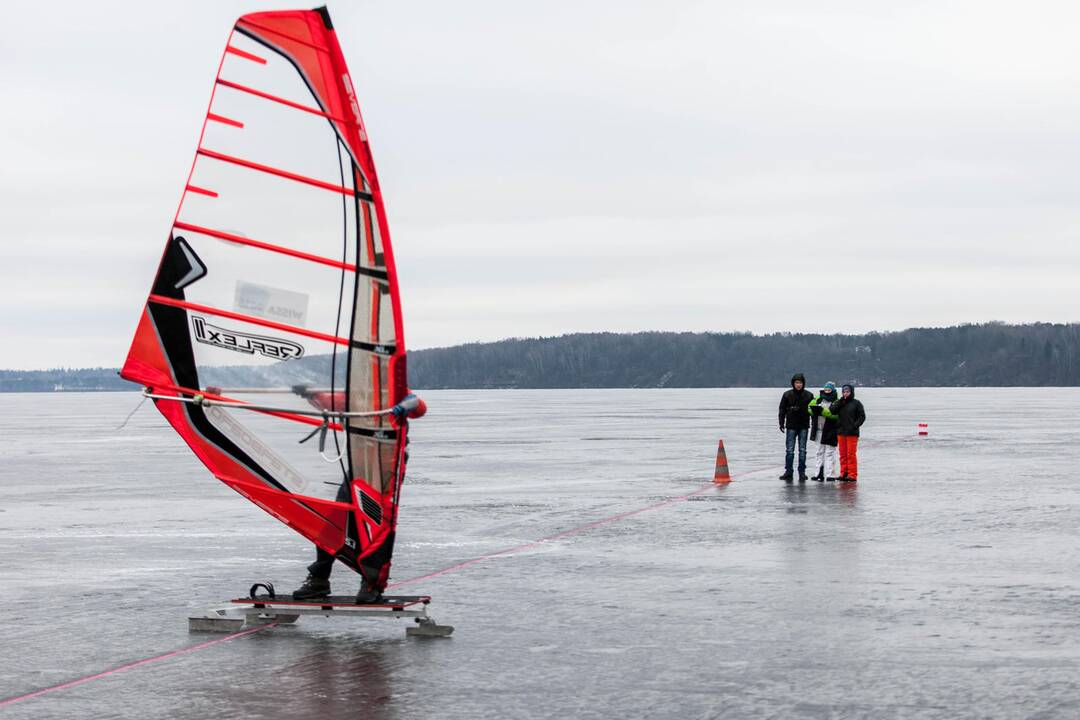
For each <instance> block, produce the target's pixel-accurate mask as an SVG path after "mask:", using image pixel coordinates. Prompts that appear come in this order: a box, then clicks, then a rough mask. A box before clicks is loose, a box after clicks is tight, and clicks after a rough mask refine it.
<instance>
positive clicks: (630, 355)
mask: <svg viewBox="0 0 1080 720" xmlns="http://www.w3.org/2000/svg"><path fill="white" fill-rule="evenodd" d="M293 362H296V361H293ZM408 362H409V380H410V384H411V385H412V387H414V388H416V389H437V388H461V389H471V388H635V387H637V388H657V387H783V386H785V385H787V383H788V380H789V378H790V377H791V375H792V373H794V372H803V373H805V374H806V375H807V377H808V378H809V379H810V382H811V383H812V384H817V383H820V382H824V381H825V380H834V381H836V382H854V383H856V384H858V385H872V386H894V387H919V386H991V387H992V386H1077V385H1080V324H1076V323H1071V324H1051V323H1035V324H1028V325H1006V324H1004V323H986V324H981V325H958V326H954V327H945V328H913V329H910V330H902V331H898V332H886V333H878V332H874V333H867V334H865V335H842V334H831V335H826V334H815V333H772V334H769V335H752V334H750V333H711V332H706V333H672V332H640V333H576V334H572V335H562V336H559V337H547V338H523V339H522V338H515V339H509V340H500V341H498V342H490V343H470V344H467V345H456V346H453V347H445V348H432V349H427V350H416V351H413V352H410V353H409V359H408ZM302 363H303V364H304V366H305V367H304V370H305V374H306V375H308V376H310V378H311V379H312V381H315V382H317V380H316V378H319V377H325V376H326V374H327V372H328V371H329V360H328V356H327V357H321V356H319V357H312V358H305V359H304V360H303V361H302ZM323 366H325V367H323ZM298 369H299V368H295V367H294V366H289V367H288V368H287V367H285V366H268V367H266V368H261V369H251V368H246V367H241V366H237V367H230V368H219V369H216V370H215V372H214V375H215V377H213V378H208V382H218V383H220V382H226V383H227V384H231V383H237V384H240V385H245V384H247V385H253V386H258V385H267V386H276V385H278V384H281V383H282V382H284V381H283V380H282V378H283V377H290V376H291V377H294V378H295V377H296V372H295V371H296V370H298ZM116 372H117V371H116V369H115V368H84V369H75V370H72V369H54V370H35V371H20V370H0V392H40V391H50V392H51V391H66V390H78V391H85V390H131V389H133V386H132V385H131V384H130V383H128V382H126V381H124V380H121V379H120V378H119V376H117V374H116Z"/></svg>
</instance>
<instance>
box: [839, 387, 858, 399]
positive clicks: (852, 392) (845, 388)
mask: <svg viewBox="0 0 1080 720" xmlns="http://www.w3.org/2000/svg"><path fill="white" fill-rule="evenodd" d="M844 390H850V391H851V397H852V399H854V398H855V386H854V385H851V384H850V383H846V384H844V386H843V387H841V388H840V396H841V397H843V394H844V392H843V391H844Z"/></svg>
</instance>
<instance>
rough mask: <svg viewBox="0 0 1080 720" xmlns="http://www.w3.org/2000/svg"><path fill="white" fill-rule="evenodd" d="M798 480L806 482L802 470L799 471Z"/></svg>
mask: <svg viewBox="0 0 1080 720" xmlns="http://www.w3.org/2000/svg"><path fill="white" fill-rule="evenodd" d="M799 482H801V483H804V482H806V473H804V472H801V473H799Z"/></svg>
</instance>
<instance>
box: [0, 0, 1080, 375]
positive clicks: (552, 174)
mask: <svg viewBox="0 0 1080 720" xmlns="http://www.w3.org/2000/svg"><path fill="white" fill-rule="evenodd" d="M286 7H287V6H286ZM262 9H273V6H267V5H260V4H255V3H241V2H213V3H210V2H201V3H130V2H129V3H122V4H121V3H116V4H111V3H99V2H95V3H62V2H52V3H47V4H32V3H24V2H20V3H10V4H6V7H5V9H4V14H5V20H6V22H5V25H6V26H7V27H8V28H18V32H15V33H11V32H9V33H6V34H5V38H4V40H3V44H2V45H0V93H2V95H0V97H3V102H2V103H0V118H2V127H3V132H2V133H0V157H2V158H3V168H4V169H3V173H2V174H0V191H2V195H0V197H2V198H3V199H2V204H0V208H2V224H3V242H4V252H3V260H4V262H3V263H0V287H2V288H3V298H4V303H3V304H4V307H5V309H6V312H4V313H3V316H2V319H0V332H2V333H3V337H4V340H5V342H4V343H3V344H2V346H0V368H32V367H52V366H61V365H62V366H86V365H118V364H119V363H120V362H121V361H122V359H123V357H124V354H125V353H126V350H127V344H128V341H129V340H130V337H131V334H132V332H133V329H134V325H135V321H136V320H137V317H138V313H139V311H140V308H141V305H142V303H143V301H144V300H145V297H146V294H147V292H148V290H149V285H150V281H151V279H152V276H153V273H154V269H155V267H156V264H157V260H158V258H159V256H160V253H161V250H162V247H163V244H164V241H165V238H166V236H167V233H168V229H169V222H170V221H171V219H172V216H173V213H174V212H175V210H176V204H177V202H178V200H179V196H180V191H181V188H182V184H183V181H184V178H185V177H186V174H187V171H188V169H189V167H190V163H191V159H192V154H193V152H194V149H195V143H196V140H197V137H198V130H199V127H200V124H201V122H202V116H203V113H204V112H205V110H206V103H207V100H208V98H209V93H210V89H211V82H212V80H213V76H214V71H215V69H216V67H217V61H218V59H219V57H220V53H221V50H222V47H223V43H224V41H225V38H226V35H227V33H228V31H229V28H230V26H231V23H232V22H233V20H234V19H235V18H236V17H237V16H238V15H240V14H242V13H244V12H251V11H255V10H262ZM330 11H331V13H332V15H333V17H334V20H335V24H336V26H337V30H338V33H339V37H340V39H341V42H342V45H343V48H344V51H345V55H346V58H347V60H348V62H349V65H350V69H351V71H352V75H353V78H354V80H355V82H356V84H357V90H358V93H359V97H360V102H361V104H362V106H363V110H364V115H365V120H366V122H367V126H368V130H369V132H370V134H371V138H372V144H373V148H374V152H375V159H376V163H377V165H378V168H379V175H380V180H381V182H382V185H383V190H384V193H385V196H386V200H387V209H388V214H389V218H390V228H391V233H392V236H393V241H394V249H395V254H396V256H397V262H398V269H399V275H400V280H401V285H402V293H403V298H404V307H405V329H406V339H407V343H408V345H409V346H410V347H413V348H417V347H429V346H434V345H444V344H453V343H458V342H465V341H470V340H487V339H498V338H502V337H507V336H530V335H553V334H561V333H565V332H574V331H591V330H615V331H632V330H647V329H662V330H752V331H755V332H767V331H773V330H799V329H802V330H810V331H860V330H870V329H900V328H904V327H910V326H915V325H944V324H952V323H958V322H968V321H972V322H974V321H985V320H995V319H996V320H1006V321H1013V322H1021V321H1035V320H1046V321H1076V320H1080V301H1078V297H1077V292H1076V290H1075V284H1076V278H1077V271H1078V270H1080V244H1078V242H1077V240H1078V237H1080V183H1078V182H1077V179H1078V176H1080V142H1078V141H1080V50H1078V47H1080V45H1078V44H1077V43H1076V41H1075V28H1076V27H1078V26H1080V6H1077V5H1076V4H1074V3H1068V2H1060V3H1048V2H1025V3H1019V2H1016V3H994V2H939V1H935V2H908V3H891V2H889V3H886V2H865V1H862V2H832V3H805V2H772V3H761V2H727V3H709V2H703V3H674V2H664V3H660V2H653V3H627V2H617V3H616V2H610V3H609V2H591V3H588V2H585V3H583V2H565V3H559V2H556V3H544V4H541V5H537V4H535V3H533V4H525V3H512V2H490V3H482V2H469V1H465V2H456V3H437V2H436V3H401V2H382V3H374V2H362V3H352V2H350V3H338V4H333V3H331V5H330ZM815 290H816V292H814V291H815Z"/></svg>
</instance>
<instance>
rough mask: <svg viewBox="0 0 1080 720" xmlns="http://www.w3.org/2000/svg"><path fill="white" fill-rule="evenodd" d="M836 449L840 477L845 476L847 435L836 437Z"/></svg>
mask: <svg viewBox="0 0 1080 720" xmlns="http://www.w3.org/2000/svg"><path fill="white" fill-rule="evenodd" d="M836 449H837V453H839V455H840V477H847V435H841V436H839V437H838V438H836Z"/></svg>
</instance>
